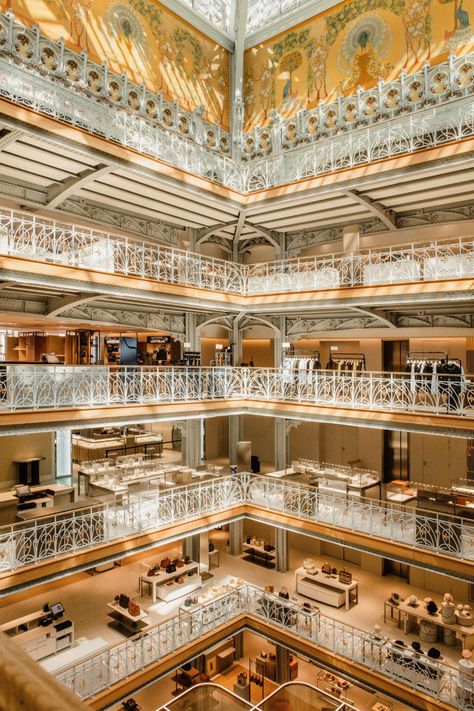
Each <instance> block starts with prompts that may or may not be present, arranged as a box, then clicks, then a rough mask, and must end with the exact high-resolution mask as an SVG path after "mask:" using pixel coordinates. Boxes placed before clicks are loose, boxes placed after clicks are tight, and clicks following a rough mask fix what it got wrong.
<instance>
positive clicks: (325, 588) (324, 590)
mask: <svg viewBox="0 0 474 711" xmlns="http://www.w3.org/2000/svg"><path fill="white" fill-rule="evenodd" d="M295 588H296V592H297V593H299V594H300V595H304V596H305V597H310V598H312V599H313V600H316V601H317V602H322V603H325V604H326V605H332V606H333V607H341V606H342V605H344V604H345V607H346V610H348V609H349V608H350V606H351V602H353V603H354V604H355V605H356V604H357V603H358V602H359V582H358V581H357V580H352V583H348V584H346V583H340V582H339V579H338V578H337V577H335V578H332V577H331V576H328V575H327V574H326V573H322V572H321V571H319V572H318V573H316V574H315V575H311V574H310V573H308V572H307V571H306V570H305V568H297V570H296V571H295Z"/></svg>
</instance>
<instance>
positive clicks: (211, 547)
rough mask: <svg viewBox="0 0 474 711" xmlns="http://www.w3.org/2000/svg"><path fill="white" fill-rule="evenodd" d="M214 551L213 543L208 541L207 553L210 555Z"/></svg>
mask: <svg viewBox="0 0 474 711" xmlns="http://www.w3.org/2000/svg"><path fill="white" fill-rule="evenodd" d="M214 550H215V546H214V543H213V542H212V541H209V553H212V552H213V551H214Z"/></svg>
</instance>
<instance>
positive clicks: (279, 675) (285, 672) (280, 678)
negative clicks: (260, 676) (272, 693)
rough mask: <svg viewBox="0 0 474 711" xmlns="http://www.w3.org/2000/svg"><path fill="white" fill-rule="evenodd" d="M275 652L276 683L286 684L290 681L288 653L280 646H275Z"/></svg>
mask: <svg viewBox="0 0 474 711" xmlns="http://www.w3.org/2000/svg"><path fill="white" fill-rule="evenodd" d="M275 652H276V679H275V681H276V683H277V684H286V682H288V681H290V652H289V650H288V649H287V648H286V647H282V646H281V645H280V644H276V645H275Z"/></svg>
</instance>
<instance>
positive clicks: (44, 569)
mask: <svg viewBox="0 0 474 711" xmlns="http://www.w3.org/2000/svg"><path fill="white" fill-rule="evenodd" d="M241 518H252V519H254V520H257V521H262V522H265V523H268V524H270V525H273V526H277V527H281V526H284V527H285V528H286V529H287V530H291V531H296V532H300V533H304V535H307V536H312V537H314V538H316V539H318V538H319V539H323V540H330V541H337V542H338V543H339V544H345V545H349V546H352V547H355V548H358V549H360V550H364V551H369V552H372V553H374V554H375V555H379V556H384V557H387V558H392V559H394V560H397V561H399V562H403V563H408V564H410V565H414V566H418V567H422V568H427V569H428V570H440V571H442V572H443V573H445V574H449V575H451V576H454V577H460V578H461V579H464V580H465V579H471V578H473V577H474V522H473V521H472V520H471V519H465V518H462V517H460V516H451V515H447V514H439V515H438V514H437V513H433V512H430V511H425V510H423V509H422V508H411V507H409V506H404V505H400V504H394V503H392V502H387V501H377V500H373V499H366V498H364V497H354V496H340V495H338V494H337V493H328V492H319V491H318V490H317V489H315V488H312V487H310V486H307V485H304V484H295V483H293V482H287V481H281V480H276V479H273V478H267V477H265V476H259V475H251V474H248V473H240V474H238V475H237V476H236V477H233V478H231V477H230V476H225V477H219V478H216V479H214V480H211V481H208V482H203V483H200V484H190V485H186V486H181V487H176V488H174V489H171V490H167V491H150V492H146V493H138V494H130V495H128V496H126V497H123V498H122V500H121V501H120V502H114V503H104V504H99V505H94V506H89V507H87V506H85V507H84V508H83V509H78V510H76V511H75V512H74V513H69V514H67V513H64V514H54V515H51V516H48V517H47V519H43V520H37V521H36V522H34V523H16V524H12V525H9V526H2V527H0V590H1V591H2V592H1V594H2V595H3V596H5V595H8V594H9V593H10V592H12V591H14V590H19V589H22V588H23V587H24V586H26V587H31V585H34V584H41V583H42V582H44V581H45V580H50V579H55V578H57V577H63V576H65V575H71V574H73V573H75V572H78V571H79V570H84V569H88V568H91V567H93V566H94V565H96V564H97V563H99V562H105V561H108V560H116V559H119V558H123V557H124V556H127V555H131V554H133V553H136V552H138V551H141V550H147V549H150V548H154V547H157V546H160V545H163V544H166V543H171V542H173V541H176V540H177V539H179V538H182V537H185V536H186V535H191V534H195V533H196V532H200V531H207V530H211V529H212V528H215V527H216V526H220V525H223V524H225V523H229V522H231V521H235V520H238V519H241Z"/></svg>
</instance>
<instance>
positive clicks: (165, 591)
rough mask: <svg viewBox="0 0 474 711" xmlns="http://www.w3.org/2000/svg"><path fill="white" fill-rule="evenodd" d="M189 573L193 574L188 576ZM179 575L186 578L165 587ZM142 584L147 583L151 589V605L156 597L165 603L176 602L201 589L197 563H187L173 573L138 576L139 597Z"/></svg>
mask: <svg viewBox="0 0 474 711" xmlns="http://www.w3.org/2000/svg"><path fill="white" fill-rule="evenodd" d="M190 572H192V573H193V575H192V576H188V573H190ZM180 575H185V576H186V578H185V580H184V582H183V583H173V585H167V583H169V582H171V581H174V580H175V579H176V578H178V577H179V576H180ZM144 583H147V584H148V585H149V586H150V587H151V596H152V600H153V603H156V599H157V597H158V598H159V599H160V600H164V601H165V602H170V601H171V600H176V599H177V598H179V597H183V596H184V595H189V593H191V592H193V590H197V589H198V588H200V587H201V585H202V579H201V576H200V575H199V563H194V562H191V563H188V564H187V565H183V566H182V567H181V568H176V571H175V572H174V573H167V572H166V571H164V570H160V572H159V573H158V575H140V577H139V579H138V589H139V591H140V596H141V595H142V590H143V584H144Z"/></svg>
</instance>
